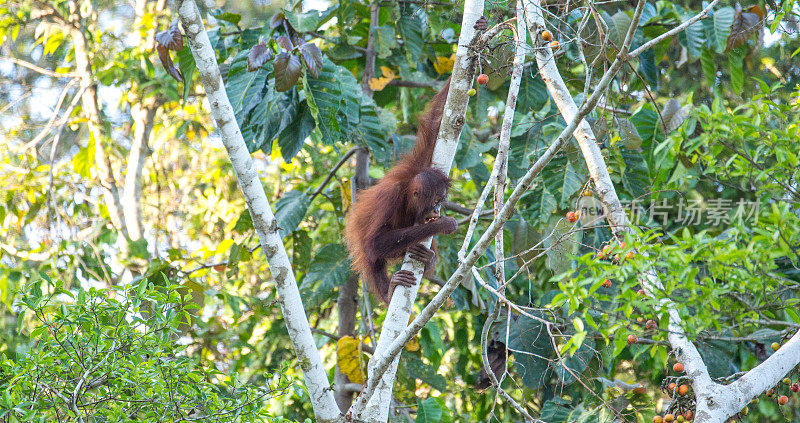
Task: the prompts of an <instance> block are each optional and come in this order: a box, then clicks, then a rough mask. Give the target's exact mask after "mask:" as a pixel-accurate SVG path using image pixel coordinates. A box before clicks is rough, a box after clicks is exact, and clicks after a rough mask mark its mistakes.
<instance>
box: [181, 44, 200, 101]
mask: <svg viewBox="0 0 800 423" xmlns="http://www.w3.org/2000/svg"><path fill="white" fill-rule="evenodd" d="M178 67H179V68H180V69H181V75H183V101H186V99H187V98H189V93H190V92H192V76H193V75H194V71H195V70H197V64H196V63H195V62H194V55H193V54H192V50H191V49H189V46H188V45H184V46H183V48H182V49H181V50H180V51H179V52H178Z"/></svg>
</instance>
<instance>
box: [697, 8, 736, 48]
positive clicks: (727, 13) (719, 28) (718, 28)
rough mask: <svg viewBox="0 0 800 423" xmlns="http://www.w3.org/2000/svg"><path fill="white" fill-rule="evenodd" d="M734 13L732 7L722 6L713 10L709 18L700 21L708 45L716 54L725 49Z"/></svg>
mask: <svg viewBox="0 0 800 423" xmlns="http://www.w3.org/2000/svg"><path fill="white" fill-rule="evenodd" d="M734 14H735V11H734V10H733V8H732V7H723V8H721V9H719V10H715V11H714V12H713V14H712V15H711V18H710V19H703V20H701V21H700V22H702V23H703V28H704V29H705V33H706V39H707V43H708V46H709V47H711V48H713V49H714V51H716V52H717V53H718V54H722V53H723V52H724V51H725V46H726V45H727V42H728V36H729V35H730V34H731V25H732V24H733V17H734Z"/></svg>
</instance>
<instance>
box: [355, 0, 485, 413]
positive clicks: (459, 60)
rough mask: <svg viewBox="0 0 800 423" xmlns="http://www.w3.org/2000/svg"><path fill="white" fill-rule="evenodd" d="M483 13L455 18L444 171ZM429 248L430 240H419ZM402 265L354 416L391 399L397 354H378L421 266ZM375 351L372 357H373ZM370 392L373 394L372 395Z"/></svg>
mask: <svg viewBox="0 0 800 423" xmlns="http://www.w3.org/2000/svg"><path fill="white" fill-rule="evenodd" d="M482 14H483V0H467V1H466V2H465V3H464V14H463V18H462V21H461V34H460V35H459V39H458V47H457V49H456V59H455V64H454V66H453V73H452V76H451V79H450V90H449V92H448V95H447V100H446V102H445V106H444V112H443V114H442V122H441V126H440V129H439V135H438V139H437V141H436V149H435V150H434V152H433V163H432V165H433V167H435V168H438V169H441V170H442V171H443V172H444V173H446V174H449V173H450V168H451V166H452V163H453V159H454V157H455V152H456V148H457V147H458V137H459V134H460V133H461V128H462V127H463V126H464V121H465V118H464V117H465V115H466V109H467V102H468V101H469V96H468V95H467V91H468V90H469V88H470V85H471V84H472V79H473V78H472V76H473V72H474V61H473V60H474V52H473V51H472V48H473V46H472V44H473V42H474V40H475V35H476V32H477V31H476V29H475V23H476V22H477V21H478V19H480V18H481V16H482ZM423 245H425V246H426V247H428V248H430V245H431V240H430V239H428V240H426V241H424V242H423ZM402 269H403V270H408V271H411V272H413V273H414V276H415V279H416V281H417V283H416V284H415V285H414V286H412V287H404V286H398V287H397V288H396V289H395V290H394V293H393V295H392V300H391V302H390V304H389V309H388V310H387V312H386V318H385V319H384V323H383V327H382V328H381V334H380V337H379V338H378V342H377V345H376V347H375V356H374V357H373V359H372V360H371V361H370V366H369V369H368V384H367V386H366V387H365V389H364V391H363V392H362V394H361V395H360V396H359V397H358V398H357V400H356V402H355V404H354V405H353V407H351V410H350V412H348V415H349V416H351V417H352V418H355V419H366V420H367V421H386V420H387V419H388V414H389V406H390V404H391V400H392V385H393V384H394V379H395V373H396V371H397V364H398V361H399V355H398V354H394V355H392V356H391V358H389V359H387V360H385V361H384V360H383V358H384V357H385V356H386V353H387V351H388V349H387V347H388V346H389V345H390V344H392V343H393V342H394V341H396V337H397V335H398V334H399V333H400V332H401V331H403V330H405V329H406V326H407V324H408V319H409V316H410V313H411V307H412V306H413V305H414V300H415V299H416V297H417V290H418V289H419V283H420V280H421V278H422V273H423V271H424V265H423V264H422V263H420V262H418V261H416V260H413V259H411V258H410V257H409V256H408V255H406V257H405V259H404V261H403V266H402ZM376 357H377V358H378V359H376ZM373 363H382V364H383V365H385V367H376V366H374V365H373ZM373 393H374V395H373Z"/></svg>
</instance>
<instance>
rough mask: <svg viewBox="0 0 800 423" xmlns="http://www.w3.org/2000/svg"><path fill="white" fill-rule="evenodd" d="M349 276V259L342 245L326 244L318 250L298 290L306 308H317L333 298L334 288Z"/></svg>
mask: <svg viewBox="0 0 800 423" xmlns="http://www.w3.org/2000/svg"><path fill="white" fill-rule="evenodd" d="M349 275H350V257H349V255H348V253H347V249H346V248H345V247H344V245H342V244H327V245H325V246H323V247H322V248H320V250H319V251H318V252H317V254H316V255H315V256H314V259H313V260H311V263H310V264H309V265H308V272H307V273H306V275H305V277H304V278H303V283H302V284H301V286H300V289H301V290H302V291H303V293H304V295H303V302H304V304H305V306H306V308H308V307H318V306H319V305H320V304H321V303H322V302H323V301H325V300H326V299H329V298H333V296H334V294H335V292H336V289H335V288H336V287H338V286H342V285H343V284H344V283H345V282H346V281H347V277H348V276H349Z"/></svg>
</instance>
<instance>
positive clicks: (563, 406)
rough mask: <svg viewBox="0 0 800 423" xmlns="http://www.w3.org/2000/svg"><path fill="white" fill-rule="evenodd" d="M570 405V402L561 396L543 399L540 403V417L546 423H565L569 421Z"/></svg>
mask: <svg viewBox="0 0 800 423" xmlns="http://www.w3.org/2000/svg"><path fill="white" fill-rule="evenodd" d="M571 412H572V407H571V406H570V402H569V401H567V400H566V399H564V398H561V397H555V398H553V399H550V400H547V401H545V403H544V405H542V413H541V419H542V420H544V421H546V422H547V423H565V422H567V421H569V416H570V413H571Z"/></svg>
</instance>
